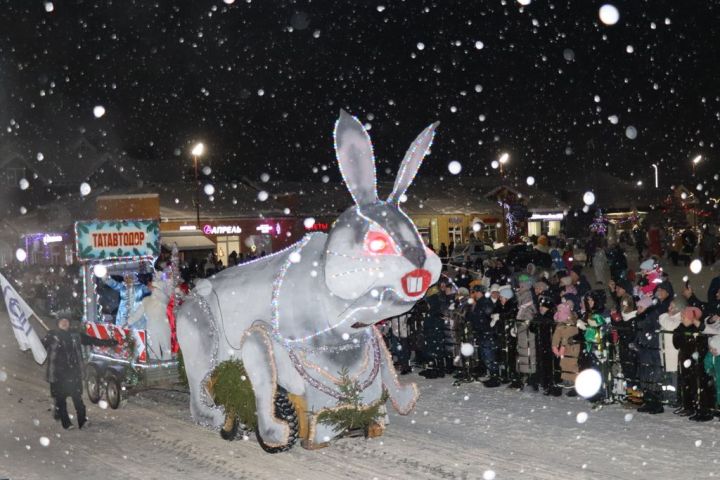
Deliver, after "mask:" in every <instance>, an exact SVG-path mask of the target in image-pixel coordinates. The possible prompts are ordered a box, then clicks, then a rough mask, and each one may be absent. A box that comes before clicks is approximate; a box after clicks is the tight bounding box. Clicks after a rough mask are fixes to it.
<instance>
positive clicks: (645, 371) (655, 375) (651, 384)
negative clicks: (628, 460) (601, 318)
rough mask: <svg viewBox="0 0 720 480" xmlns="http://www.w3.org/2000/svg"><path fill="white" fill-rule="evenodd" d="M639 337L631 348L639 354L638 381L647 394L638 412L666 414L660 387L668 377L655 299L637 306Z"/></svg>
mask: <svg viewBox="0 0 720 480" xmlns="http://www.w3.org/2000/svg"><path fill="white" fill-rule="evenodd" d="M637 307H638V309H637V313H638V316H637V322H636V325H637V333H636V334H635V341H634V343H632V344H630V348H631V349H633V350H636V351H637V361H638V369H637V373H638V379H639V380H640V386H641V388H642V391H643V404H642V406H641V407H640V408H638V412H644V413H650V414H657V413H663V412H664V411H665V408H664V407H663V405H662V390H661V387H660V384H661V382H662V377H663V374H664V369H663V365H662V358H661V356H660V334H659V331H660V328H661V327H660V313H659V311H658V308H657V306H655V305H653V303H652V299H651V297H648V296H646V297H643V298H641V299H640V300H639V301H638V303H637Z"/></svg>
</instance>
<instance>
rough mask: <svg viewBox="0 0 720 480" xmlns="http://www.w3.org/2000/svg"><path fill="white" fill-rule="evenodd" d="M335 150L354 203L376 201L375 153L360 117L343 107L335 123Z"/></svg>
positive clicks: (360, 203)
mask: <svg viewBox="0 0 720 480" xmlns="http://www.w3.org/2000/svg"><path fill="white" fill-rule="evenodd" d="M335 154H336V155H337V160H338V164H339V165H340V173H341V174H342V176H343V180H345V184H346V185H347V187H348V190H350V195H352V197H353V200H355V203H356V204H357V205H369V204H372V203H375V202H377V199H378V197H377V186H376V176H375V155H374V154H373V147H372V142H370V136H369V135H368V134H367V132H366V131H365V128H364V127H363V126H362V124H361V123H360V121H359V120H358V119H357V118H355V117H353V116H352V115H350V114H349V113H347V112H346V111H345V110H340V118H338V120H337V122H336V123H335Z"/></svg>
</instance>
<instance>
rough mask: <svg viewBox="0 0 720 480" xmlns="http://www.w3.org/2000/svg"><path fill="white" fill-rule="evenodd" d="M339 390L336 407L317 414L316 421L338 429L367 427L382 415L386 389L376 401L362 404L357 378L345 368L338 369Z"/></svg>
mask: <svg viewBox="0 0 720 480" xmlns="http://www.w3.org/2000/svg"><path fill="white" fill-rule="evenodd" d="M338 388H339V390H340V392H341V395H342V398H340V400H338V404H337V407H335V408H332V409H330V410H325V411H323V412H321V413H320V414H319V415H318V422H319V423H322V424H323V425H329V426H331V427H333V428H334V429H335V430H338V431H350V430H355V429H367V428H368V427H369V426H370V425H371V424H373V423H374V422H376V421H377V420H378V418H380V417H381V416H382V414H381V413H380V407H382V406H383V405H385V402H387V400H388V398H389V396H388V394H387V391H385V390H383V394H382V395H381V396H380V399H378V400H377V401H376V402H374V403H372V404H370V405H366V406H365V405H363V404H362V398H361V396H360V394H361V393H362V389H361V388H360V387H359V385H358V382H357V380H353V379H351V378H350V374H349V372H348V369H347V368H343V369H342V370H341V371H340V385H339V387H338Z"/></svg>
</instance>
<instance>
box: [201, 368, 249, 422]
mask: <svg viewBox="0 0 720 480" xmlns="http://www.w3.org/2000/svg"><path fill="white" fill-rule="evenodd" d="M210 383H211V387H210V391H211V393H212V397H213V401H214V402H215V405H219V406H222V407H223V408H225V415H228V416H236V417H237V418H238V420H239V421H240V423H241V424H243V425H244V426H245V428H246V429H248V430H254V429H255V427H256V425H257V412H256V408H255V392H253V389H252V384H251V383H250V379H249V378H248V376H247V372H246V371H245V367H244V366H243V363H242V362H241V361H240V360H237V359H232V360H225V361H224V362H222V363H220V364H219V365H218V366H217V367H215V369H214V370H213V373H212V375H211V376H210Z"/></svg>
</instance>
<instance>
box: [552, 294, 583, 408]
mask: <svg viewBox="0 0 720 480" xmlns="http://www.w3.org/2000/svg"><path fill="white" fill-rule="evenodd" d="M553 319H554V320H555V332H554V333H553V336H552V352H553V354H554V355H555V356H556V357H557V358H558V359H560V372H561V373H560V379H561V380H562V381H563V384H564V385H565V387H566V388H568V389H569V390H568V392H567V395H568V396H569V397H574V396H576V395H577V393H576V392H575V388H574V384H575V377H577V374H578V371H579V368H578V357H579V356H580V348H581V345H580V343H579V342H578V341H577V335H578V328H577V326H576V323H577V316H576V315H575V312H574V306H573V303H572V300H568V299H564V300H563V301H562V302H561V303H560V304H558V306H557V311H556V312H555V313H554V315H553Z"/></svg>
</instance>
